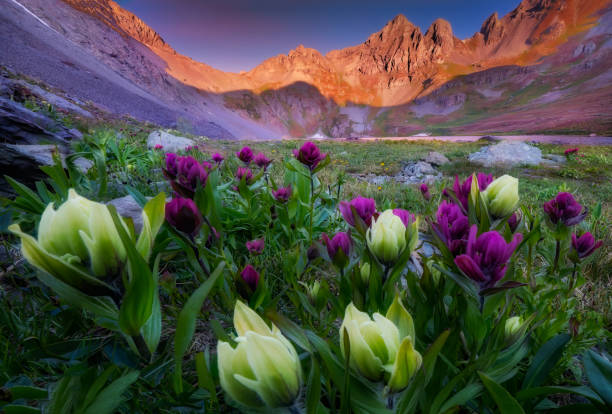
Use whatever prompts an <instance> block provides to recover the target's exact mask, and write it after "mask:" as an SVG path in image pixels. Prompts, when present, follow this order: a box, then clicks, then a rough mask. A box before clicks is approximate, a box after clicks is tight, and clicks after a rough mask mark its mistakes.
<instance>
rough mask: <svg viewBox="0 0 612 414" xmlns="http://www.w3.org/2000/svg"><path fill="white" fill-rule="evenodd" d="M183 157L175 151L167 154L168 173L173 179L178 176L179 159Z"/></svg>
mask: <svg viewBox="0 0 612 414" xmlns="http://www.w3.org/2000/svg"><path fill="white" fill-rule="evenodd" d="M181 158H182V157H179V156H178V155H176V154H175V153H173V152H169V153H167V154H166V174H167V175H168V177H170V178H171V179H174V178H175V177H176V174H177V173H178V161H179V160H180V159H181Z"/></svg>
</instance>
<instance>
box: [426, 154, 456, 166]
mask: <svg viewBox="0 0 612 414" xmlns="http://www.w3.org/2000/svg"><path fill="white" fill-rule="evenodd" d="M424 161H425V162H428V163H430V164H433V165H437V166H440V165H444V164H448V163H449V162H450V160H449V159H448V158H446V156H445V155H444V154H440V153H439V152H437V151H430V152H429V154H427V156H426V157H425V159H424Z"/></svg>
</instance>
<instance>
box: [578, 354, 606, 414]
mask: <svg viewBox="0 0 612 414" xmlns="http://www.w3.org/2000/svg"><path fill="white" fill-rule="evenodd" d="M582 362H583V363H584V372H585V373H586V376H587V378H588V379H589V382H590V383H591V387H593V389H594V390H595V392H597V394H599V395H600V396H601V399H602V400H604V402H605V404H606V405H607V406H608V407H609V408H610V409H611V410H612V363H610V361H609V360H608V359H606V358H604V357H603V356H601V355H599V354H597V353H596V352H595V351H593V350H588V351H587V352H586V353H585V354H584V357H583V359H582Z"/></svg>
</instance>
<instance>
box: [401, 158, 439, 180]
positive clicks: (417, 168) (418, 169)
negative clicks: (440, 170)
mask: <svg viewBox="0 0 612 414" xmlns="http://www.w3.org/2000/svg"><path fill="white" fill-rule="evenodd" d="M402 172H403V173H404V175H408V176H418V177H422V176H423V175H429V174H436V170H435V169H434V167H433V166H432V165H431V164H430V163H428V162H425V161H417V162H415V163H410V164H408V165H407V166H406V167H404V169H403V171H402Z"/></svg>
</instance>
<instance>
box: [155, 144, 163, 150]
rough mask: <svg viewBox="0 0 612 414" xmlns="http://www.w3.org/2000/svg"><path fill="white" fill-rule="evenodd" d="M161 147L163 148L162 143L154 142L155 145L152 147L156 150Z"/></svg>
mask: <svg viewBox="0 0 612 414" xmlns="http://www.w3.org/2000/svg"><path fill="white" fill-rule="evenodd" d="M162 148H164V146H163V145H162V144H155V146H154V147H153V149H156V150H160V149H162Z"/></svg>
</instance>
